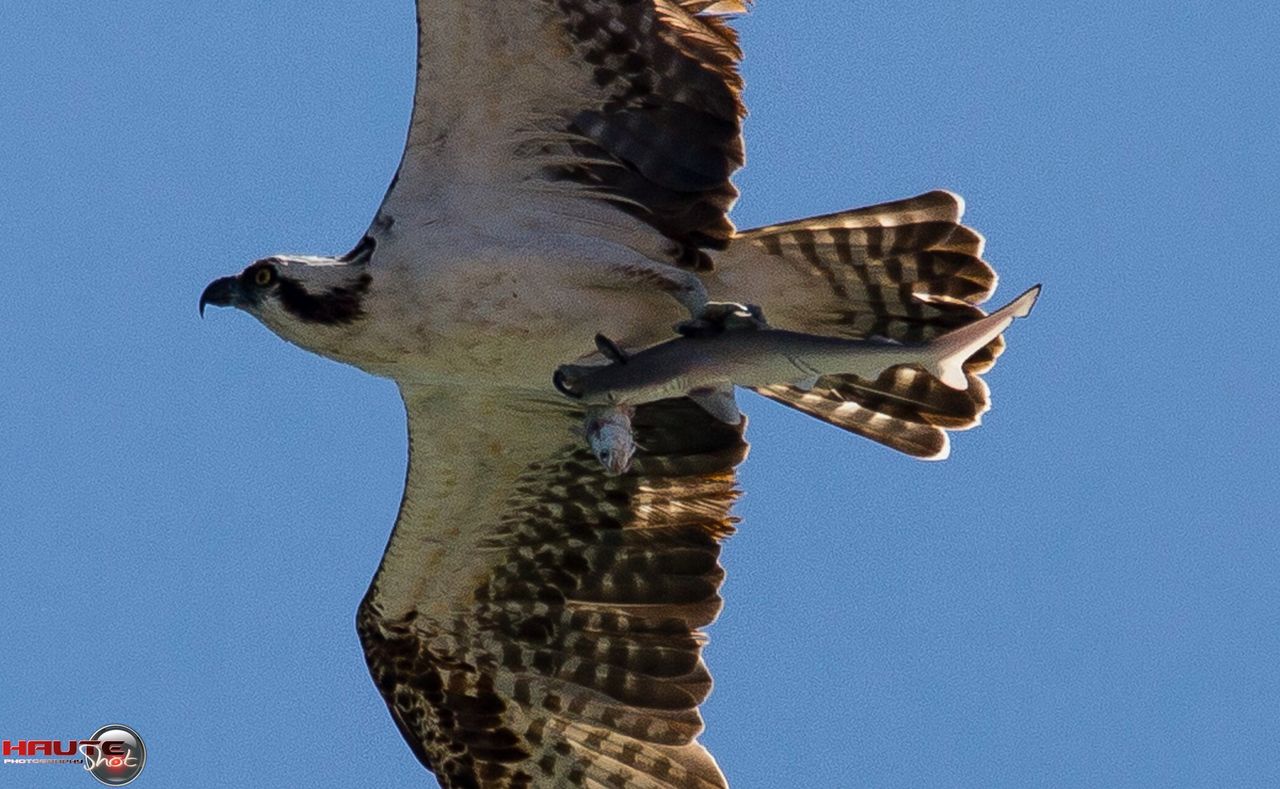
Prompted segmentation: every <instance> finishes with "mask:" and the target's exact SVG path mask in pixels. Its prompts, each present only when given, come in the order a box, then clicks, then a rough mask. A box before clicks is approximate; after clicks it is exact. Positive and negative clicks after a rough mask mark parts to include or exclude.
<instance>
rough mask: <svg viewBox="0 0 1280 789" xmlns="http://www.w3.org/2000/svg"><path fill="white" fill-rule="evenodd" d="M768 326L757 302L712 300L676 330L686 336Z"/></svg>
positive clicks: (701, 335)
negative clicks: (694, 316)
mask: <svg viewBox="0 0 1280 789" xmlns="http://www.w3.org/2000/svg"><path fill="white" fill-rule="evenodd" d="M768 328H770V326H769V322H768V321H767V320H765V317H764V311H763V310H762V309H760V306H759V305H757V304H738V303H737V302H732V301H711V302H707V304H706V306H705V307H703V309H702V312H701V313H700V314H699V315H698V316H697V317H696V318H694V319H692V320H688V321H684V322H683V323H680V324H678V325H677V326H676V331H677V332H679V333H680V334H682V335H684V336H685V337H708V336H714V335H716V334H719V333H720V332H723V331H734V330H738V329H768Z"/></svg>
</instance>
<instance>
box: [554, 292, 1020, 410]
mask: <svg viewBox="0 0 1280 789" xmlns="http://www.w3.org/2000/svg"><path fill="white" fill-rule="evenodd" d="M1039 292H1040V287H1039V286H1036V287H1034V288H1032V289H1030V290H1028V291H1027V292H1026V293H1023V294H1022V295H1021V296H1019V297H1018V298H1017V299H1015V300H1014V301H1013V302H1011V303H1009V304H1008V305H1006V306H1005V307H1002V308H1001V309H999V310H997V311H995V312H993V313H992V314H990V315H988V316H986V317H983V318H979V319H978V320H976V321H974V322H973V323H970V324H968V325H966V326H962V327H960V328H958V329H954V330H952V331H950V332H948V333H947V334H944V335H942V336H940V337H937V338H935V339H933V340H930V341H929V342H925V343H919V344H912V345H903V344H897V343H892V342H888V341H883V340H873V339H871V340H848V339H844V338H841V337H826V336H820V335H813V334H804V333H801V332H792V331H784V330H780V329H734V330H728V331H724V332H722V333H720V334H716V335H713V336H709V337H680V338H677V339H674V340H669V341H667V342H665V343H662V344H660V345H655V346H653V347H651V348H647V349H645V350H642V351H639V352H638V353H636V354H634V355H631V356H628V357H625V358H623V357H621V356H619V357H618V358H615V359H614V361H613V362H612V363H610V364H608V365H603V366H586V365H565V366H562V367H560V368H559V369H558V370H557V371H556V378H555V383H556V386H557V388H559V389H560V391H562V392H563V393H565V394H567V395H569V396H571V397H574V398H576V399H579V400H581V401H582V402H584V403H586V404H588V405H600V406H603V405H627V406H635V405H640V404H643V403H649V402H653V401H656V400H664V399H667V398H670V397H681V396H685V395H691V396H693V397H694V399H695V400H699V402H701V403H703V405H704V407H707V405H708V402H705V401H707V400H708V398H710V397H711V396H712V395H714V393H717V392H719V393H724V392H725V391H728V392H729V397H730V398H731V397H732V387H733V386H734V385H737V386H746V387H762V386H770V385H774V384H784V383H786V384H798V385H801V386H812V385H813V384H814V383H816V381H817V380H818V379H819V378H821V377H823V376H826V375H841V374H844V375H856V376H858V377H859V378H864V379H868V380H873V379H875V378H877V377H878V376H879V375H880V374H881V373H883V372H884V371H885V370H888V369H890V368H893V367H897V366H899V365H909V364H915V365H919V366H921V367H923V368H924V369H925V370H926V371H927V372H929V373H931V374H933V375H935V376H937V377H938V378H939V379H940V380H941V381H942V382H943V383H944V384H946V385H948V386H951V387H952V388H955V389H965V388H967V386H968V379H967V376H966V375H965V373H964V370H963V365H964V362H965V361H967V360H968V359H969V358H970V357H971V356H973V355H974V354H975V353H977V352H978V351H979V350H980V349H982V348H983V347H985V346H986V345H987V344H988V343H990V342H991V341H992V340H993V339H995V338H996V337H997V336H999V335H1000V334H1001V333H1002V332H1003V331H1004V330H1005V329H1006V328H1007V327H1008V326H1009V324H1010V323H1012V322H1013V319H1014V318H1020V317H1024V316H1025V315H1027V314H1029V313H1030V311H1031V308H1032V306H1033V305H1034V304H1035V301H1036V298H1037V297H1038V295H1039ZM708 410H710V411H712V413H716V415H717V416H723V414H722V413H717V409H715V408H714V407H709V408H708ZM726 421H735V420H732V419H728V418H726Z"/></svg>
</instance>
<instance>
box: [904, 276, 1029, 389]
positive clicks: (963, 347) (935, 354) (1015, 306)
mask: <svg viewBox="0 0 1280 789" xmlns="http://www.w3.org/2000/svg"><path fill="white" fill-rule="evenodd" d="M1039 297H1040V286H1039V285H1036V286H1035V287H1033V288H1031V289H1030V290H1028V291H1027V292H1026V293H1023V294H1022V295H1021V296H1019V297H1018V298H1016V299H1014V300H1013V301H1011V302H1009V303H1008V304H1006V305H1005V306H1003V307H1001V308H1000V309H998V310H996V311H995V312H993V313H991V314H990V315H988V316H986V317H984V318H979V319H978V320H976V321H974V322H972V323H969V324H966V325H964V326H961V327H960V328H958V329H952V330H951V331H949V332H947V333H946V334H944V335H942V336H940V337H938V338H936V339H934V340H931V341H930V342H929V344H928V346H926V347H927V351H926V355H925V357H924V359H923V360H922V362H923V364H924V368H925V369H926V370H928V371H929V373H930V374H931V375H933V376H934V377H936V378H937V379H938V380H940V381H942V382H943V383H944V384H946V385H947V386H949V387H951V388H952V389H959V390H962V391H963V390H965V389H968V388H969V375H968V373H967V372H965V369H964V363H965V362H967V361H968V360H969V359H970V357H972V356H973V355H974V354H976V353H977V352H978V351H980V350H982V349H983V348H985V347H987V345H988V344H989V343H990V342H991V341H992V340H994V339H995V338H996V337H999V336H1000V335H1001V334H1002V333H1003V332H1004V330H1005V329H1007V328H1009V324H1011V323H1013V321H1014V319H1015V318H1024V317H1026V316H1027V315H1030V314H1031V308H1032V307H1034V306H1035V303H1036V299H1037V298H1039Z"/></svg>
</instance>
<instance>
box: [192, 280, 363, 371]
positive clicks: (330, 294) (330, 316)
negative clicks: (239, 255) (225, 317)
mask: <svg viewBox="0 0 1280 789" xmlns="http://www.w3.org/2000/svg"><path fill="white" fill-rule="evenodd" d="M372 282H373V277H372V275H371V274H370V272H369V267H368V265H367V258H366V259H355V258H352V256H346V257H342V258H325V257H303V256H274V257H269V258H264V259H262V260H259V261H256V262H255V263H253V265H251V266H249V267H248V268H246V269H245V270H244V271H242V272H240V273H239V274H237V275H236V276H233V277H222V278H220V279H216V280H214V281H213V282H211V283H209V286H208V287H207V288H205V290H204V293H202V294H201V295H200V314H201V315H203V314H204V309H205V307H206V306H208V305H210V304H212V305H213V306H215V307H235V308H237V309H240V310H243V311H244V312H247V313H249V314H250V315H252V316H254V317H255V318H257V319H258V320H260V321H262V323H263V324H265V325H266V326H267V328H269V329H271V330H272V331H273V332H275V333H276V334H278V335H280V337H282V338H284V339H286V340H288V341H290V342H292V343H295V344H297V345H300V346H302V347H304V348H308V349H310V350H315V351H318V352H321V353H324V352H325V351H326V350H327V349H326V347H325V346H326V345H328V344H329V342H331V341H332V340H333V339H334V336H335V334H341V333H343V332H342V331H341V330H343V329H349V328H351V327H353V326H354V325H356V324H358V323H359V322H360V321H361V320H362V319H363V318H364V316H365V299H366V296H367V295H368V293H369V288H370V285H371V284H372Z"/></svg>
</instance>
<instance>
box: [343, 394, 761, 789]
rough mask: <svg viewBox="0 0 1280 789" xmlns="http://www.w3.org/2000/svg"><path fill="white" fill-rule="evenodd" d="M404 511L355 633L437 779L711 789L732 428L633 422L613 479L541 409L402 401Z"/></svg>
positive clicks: (574, 415) (485, 399)
mask: <svg viewBox="0 0 1280 789" xmlns="http://www.w3.org/2000/svg"><path fill="white" fill-rule="evenodd" d="M402 393H403V395H404V398H405V403H406V408H407V410H408V414H409V426H410V430H409V434H410V447H411V450H410V462H409V473H408V480H407V482H406V486H405V495H404V501H403V504H402V506H401V511H400V516H399V519H398V521H397V523H396V527H395V531H394V532H393V534H392V537H391V541H390V543H389V544H388V546H387V551H386V554H385V556H384V557H383V562H382V566H381V567H380V568H379V571H378V574H377V576H376V577H375V579H374V581H373V583H372V585H371V586H370V589H369V593H368V595H367V596H366V598H365V600H364V602H363V603H362V604H361V607H360V611H359V614H358V621H357V624H358V629H359V633H360V637H361V640H362V642H363V645H364V648H365V653H366V656H367V658H368V662H369V668H370V672H371V673H372V675H373V678H374V681H375V682H376V683H377V685H378V687H379V689H380V690H381V692H382V694H383V696H384V697H385V699H386V702H387V705H388V707H390V710H391V715H392V717H393V718H394V719H395V721H396V724H397V725H398V726H399V728H400V730H401V732H402V733H403V734H404V737H405V739H406V740H407V741H408V743H409V745H410V747H411V748H412V749H413V751H414V753H415V754H416V755H417V756H418V758H419V759H420V760H421V761H422V762H423V763H424V764H425V765H427V767H429V768H430V769H431V770H433V771H434V772H435V774H436V775H437V776H438V778H439V779H440V781H441V783H442V784H443V785H444V786H446V787H466V786H477V785H481V786H529V785H535V786H615V787H624V786H626V787H641V786H643V787H663V786H670V787H704V788H709V787H721V786H724V779H723V777H722V776H721V774H720V771H719V769H718V768H717V766H716V764H715V761H714V760H713V759H712V758H711V756H710V755H709V754H708V753H707V751H706V750H705V749H704V748H703V747H702V746H701V745H700V744H699V743H698V742H697V740H696V737H697V735H698V733H699V732H700V731H701V730H702V719H701V717H700V715H699V712H698V705H699V703H700V702H701V701H702V700H703V699H704V698H705V697H706V695H707V693H708V692H709V691H710V688H711V678H710V675H709V674H708V673H707V670H706V668H705V667H704V665H703V662H702V658H701V654H700V653H701V647H702V644H703V637H702V636H701V634H700V632H699V629H700V628H701V627H703V626H705V625H707V624H709V623H710V622H711V621H712V620H713V619H714V618H715V617H716V615H717V613H718V612H719V610H720V605H721V601H720V597H719V592H718V589H719V587H720V583H721V579H722V576H723V572H722V570H721V568H720V565H719V560H718V556H719V550H720V541H721V540H722V539H723V538H724V537H725V536H727V535H728V534H730V533H731V532H732V531H733V527H732V523H733V521H732V519H731V518H730V516H729V514H728V510H729V507H730V505H731V504H732V502H733V500H734V498H735V496H736V489H735V478H734V471H733V469H734V467H735V466H736V465H737V464H738V463H739V462H740V461H741V460H742V459H743V458H744V457H745V455H746V451H747V447H746V444H745V443H744V442H743V439H742V429H743V428H742V426H738V427H729V426H726V425H723V424H721V423H719V422H716V421H715V420H713V419H712V418H710V417H709V416H707V414H706V413H705V412H704V411H702V410H701V409H700V408H698V407H697V406H696V405H694V404H692V403H691V402H689V401H687V400H678V401H665V402H663V403H656V404H654V405H652V406H650V407H647V408H643V409H641V410H640V411H639V413H638V414H637V415H636V419H635V426H636V430H637V440H638V442H639V443H640V444H641V446H642V449H641V451H640V453H639V454H638V455H637V457H636V461H635V464H634V467H633V469H632V471H631V472H629V473H628V474H627V475H625V476H622V477H608V476H605V474H604V473H603V471H602V469H601V467H600V464H599V463H598V462H597V461H596V459H595V458H594V457H593V456H592V455H591V454H590V452H589V451H587V449H586V445H585V442H584V441H583V440H582V439H580V438H578V437H576V436H574V435H573V434H572V432H571V428H572V427H574V426H575V425H580V424H581V422H580V419H581V414H580V413H579V412H576V411H575V410H573V409H572V408H570V407H568V406H566V405H563V404H561V403H557V402H554V401H540V400H530V399H529V398H528V394H527V393H520V394H519V396H506V397H499V396H496V395H488V396H483V395H482V396H477V395H476V394H475V393H473V392H461V391H458V390H453V389H447V388H415V389H403V390H402Z"/></svg>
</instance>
